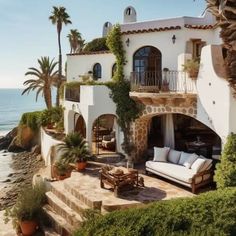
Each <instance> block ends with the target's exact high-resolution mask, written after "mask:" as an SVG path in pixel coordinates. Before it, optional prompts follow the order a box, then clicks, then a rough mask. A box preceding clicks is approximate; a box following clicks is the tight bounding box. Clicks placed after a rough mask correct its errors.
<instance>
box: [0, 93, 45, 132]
mask: <svg viewBox="0 0 236 236" xmlns="http://www.w3.org/2000/svg"><path fill="white" fill-rule="evenodd" d="M23 90H24V89H23V88H8V89H2V88H1V89H0V136H3V135H6V134H7V133H8V132H9V131H11V130H12V129H13V128H14V127H16V126H17V125H18V123H19V121H20V119H21V115H22V114H23V113H25V112H31V111H37V110H43V109H45V108H46V106H45V103H44V99H43V97H42V96H39V97H38V101H37V102H36V96H35V94H36V93H35V92H31V93H29V94H24V95H21V93H22V92H23Z"/></svg>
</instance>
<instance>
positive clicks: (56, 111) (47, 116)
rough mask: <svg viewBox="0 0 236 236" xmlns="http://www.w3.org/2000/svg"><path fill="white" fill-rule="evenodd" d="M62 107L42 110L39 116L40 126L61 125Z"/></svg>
mask: <svg viewBox="0 0 236 236" xmlns="http://www.w3.org/2000/svg"><path fill="white" fill-rule="evenodd" d="M63 111H64V109H63V107H62V106H59V107H52V108H51V109H45V110H43V112H42V114H41V124H42V125H43V126H46V125H48V124H56V125H57V124H60V125H61V124H63V123H64V122H63V117H64V115H63Z"/></svg>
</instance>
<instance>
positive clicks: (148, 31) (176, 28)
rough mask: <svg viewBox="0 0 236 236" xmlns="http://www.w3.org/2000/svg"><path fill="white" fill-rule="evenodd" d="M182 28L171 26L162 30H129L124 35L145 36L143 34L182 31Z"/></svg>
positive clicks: (161, 28)
mask: <svg viewBox="0 0 236 236" xmlns="http://www.w3.org/2000/svg"><path fill="white" fill-rule="evenodd" d="M180 29H181V26H179V25H177V26H170V27H160V28H153V29H152V28H150V29H140V30H128V31H124V32H122V34H123V35H127V34H143V33H151V32H159V31H168V30H180Z"/></svg>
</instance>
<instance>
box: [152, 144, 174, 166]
mask: <svg viewBox="0 0 236 236" xmlns="http://www.w3.org/2000/svg"><path fill="white" fill-rule="evenodd" d="M169 151H170V148H168V147H163V148H158V147H154V158H153V161H160V162H167V155H168V153H169Z"/></svg>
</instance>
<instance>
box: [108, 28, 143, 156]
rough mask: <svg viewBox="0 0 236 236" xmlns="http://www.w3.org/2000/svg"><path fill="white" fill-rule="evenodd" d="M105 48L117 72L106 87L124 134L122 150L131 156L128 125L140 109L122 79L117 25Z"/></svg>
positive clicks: (119, 37)
mask: <svg viewBox="0 0 236 236" xmlns="http://www.w3.org/2000/svg"><path fill="white" fill-rule="evenodd" d="M107 46H108V48H109V49H110V51H111V52H112V53H113V54H114V55H115V57H116V65H117V70H116V72H115V75H114V76H113V81H114V83H112V84H108V85H107V86H108V87H109V88H110V89H111V98H112V100H113V101H114V103H115V104H116V114H117V116H118V124H119V125H120V127H121V129H122V131H123V133H124V143H123V144H122V146H123V150H124V151H125V152H126V153H127V154H128V155H131V153H132V151H133V150H134V148H135V147H134V144H133V143H132V142H131V133H130V125H131V122H133V121H134V120H135V119H137V118H138V117H139V114H140V112H141V110H142V108H141V106H139V105H138V104H137V103H136V102H135V101H134V100H132V99H131V98H130V96H129V92H130V82H129V81H128V80H125V79H124V65H125V50H124V48H123V43H122V39H121V30H120V26H119V25H115V26H114V27H113V29H112V30H111V31H110V33H109V34H108V36H107Z"/></svg>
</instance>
